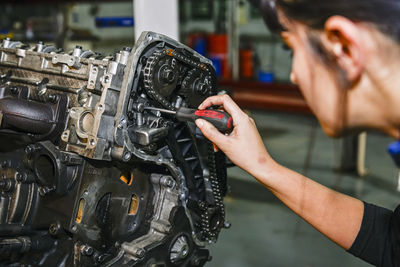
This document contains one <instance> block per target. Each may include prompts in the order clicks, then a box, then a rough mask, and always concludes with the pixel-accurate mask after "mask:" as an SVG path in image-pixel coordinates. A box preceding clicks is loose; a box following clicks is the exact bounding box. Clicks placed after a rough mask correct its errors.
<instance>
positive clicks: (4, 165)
mask: <svg viewBox="0 0 400 267" xmlns="http://www.w3.org/2000/svg"><path fill="white" fill-rule="evenodd" d="M1 167H3V168H7V167H8V161H7V160H4V161H3V162H2V163H1Z"/></svg>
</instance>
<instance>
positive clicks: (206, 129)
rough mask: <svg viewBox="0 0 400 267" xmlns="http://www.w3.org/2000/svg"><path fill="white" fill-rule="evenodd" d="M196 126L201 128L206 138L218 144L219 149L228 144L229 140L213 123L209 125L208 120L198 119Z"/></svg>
mask: <svg viewBox="0 0 400 267" xmlns="http://www.w3.org/2000/svg"><path fill="white" fill-rule="evenodd" d="M196 125H197V127H199V129H200V130H201V132H202V133H203V134H204V136H205V137H206V138H207V139H208V140H210V141H211V142H213V143H214V144H216V145H217V146H218V147H219V148H221V145H222V144H224V143H225V142H227V138H228V137H226V136H225V135H223V134H222V133H220V132H219V131H218V130H217V128H215V127H214V125H212V124H211V123H209V122H208V121H206V120H203V119H197V120H196Z"/></svg>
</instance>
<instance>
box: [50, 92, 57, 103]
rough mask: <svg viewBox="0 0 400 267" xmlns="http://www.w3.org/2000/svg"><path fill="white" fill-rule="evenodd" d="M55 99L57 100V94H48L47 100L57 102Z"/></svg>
mask: <svg viewBox="0 0 400 267" xmlns="http://www.w3.org/2000/svg"><path fill="white" fill-rule="evenodd" d="M57 100H58V95H53V94H52V95H49V101H50V102H51V103H56V102H57Z"/></svg>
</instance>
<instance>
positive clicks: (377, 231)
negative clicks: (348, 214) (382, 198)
mask: <svg viewBox="0 0 400 267" xmlns="http://www.w3.org/2000/svg"><path fill="white" fill-rule="evenodd" d="M348 252H349V253H351V254H353V255H354V256H356V257H359V258H360V259H363V260H365V261H366V262H369V263H371V264H373V265H376V266H384V267H391V266H400V205H399V206H398V207H397V208H396V210H395V211H394V212H393V211H391V210H388V209H385V208H381V207H377V206H375V205H371V204H368V203H364V217H363V220H362V224H361V229H360V232H359V233H358V235H357V238H356V240H355V241H354V244H353V245H352V247H351V248H350V249H349V250H348Z"/></svg>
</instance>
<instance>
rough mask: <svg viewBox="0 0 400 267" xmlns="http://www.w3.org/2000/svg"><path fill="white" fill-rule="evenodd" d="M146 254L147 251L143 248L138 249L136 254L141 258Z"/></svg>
mask: <svg viewBox="0 0 400 267" xmlns="http://www.w3.org/2000/svg"><path fill="white" fill-rule="evenodd" d="M145 254H146V252H145V251H144V250H143V249H141V248H139V249H137V250H136V256H138V257H139V258H143V257H144V256H145Z"/></svg>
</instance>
